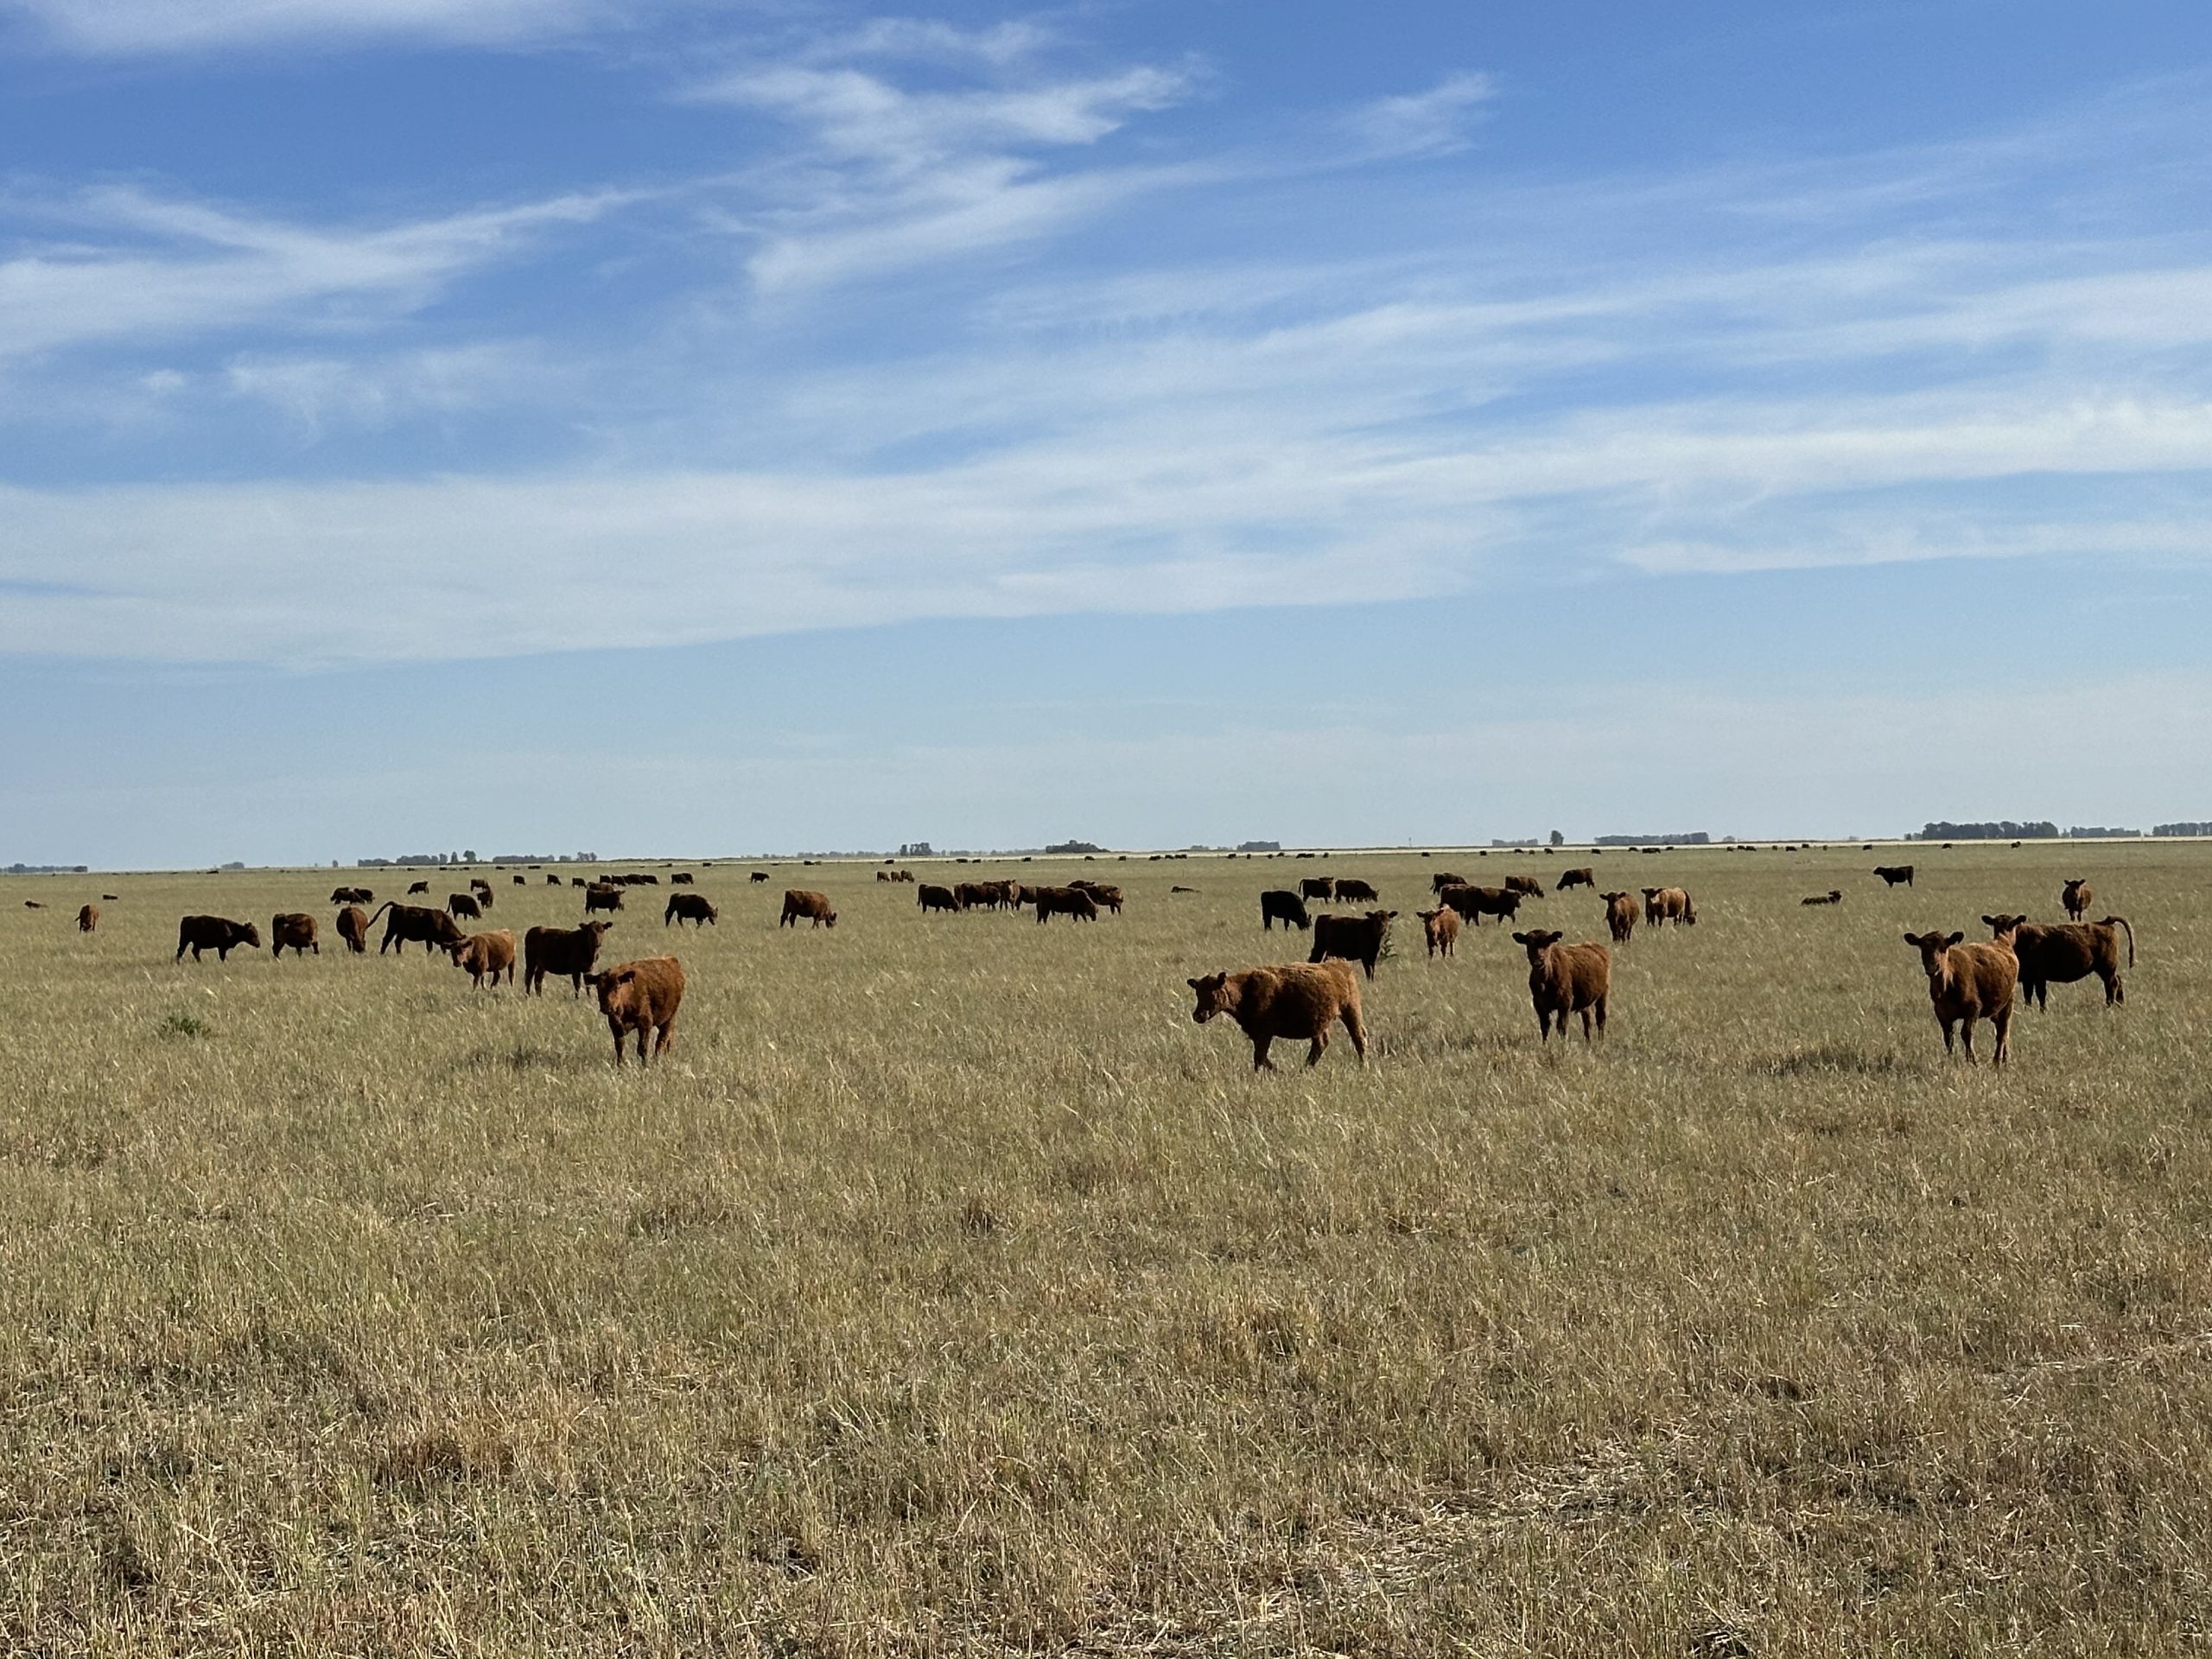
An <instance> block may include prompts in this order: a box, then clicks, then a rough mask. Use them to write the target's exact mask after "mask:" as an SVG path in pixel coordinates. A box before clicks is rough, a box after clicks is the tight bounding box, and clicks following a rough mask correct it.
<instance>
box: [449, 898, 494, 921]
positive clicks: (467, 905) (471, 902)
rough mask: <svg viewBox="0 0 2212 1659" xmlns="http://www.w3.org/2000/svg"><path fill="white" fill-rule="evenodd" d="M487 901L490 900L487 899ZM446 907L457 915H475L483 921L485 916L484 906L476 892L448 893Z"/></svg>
mask: <svg viewBox="0 0 2212 1659" xmlns="http://www.w3.org/2000/svg"><path fill="white" fill-rule="evenodd" d="M486 902H489V901H488V900H487V901H486ZM446 908H447V909H448V910H449V911H451V912H453V913H454V915H455V916H473V917H474V918H477V919H478V920H479V921H481V920H482V919H483V918H484V906H483V905H482V904H480V903H479V902H477V899H476V896H475V895H474V893H448V894H447V895H446Z"/></svg>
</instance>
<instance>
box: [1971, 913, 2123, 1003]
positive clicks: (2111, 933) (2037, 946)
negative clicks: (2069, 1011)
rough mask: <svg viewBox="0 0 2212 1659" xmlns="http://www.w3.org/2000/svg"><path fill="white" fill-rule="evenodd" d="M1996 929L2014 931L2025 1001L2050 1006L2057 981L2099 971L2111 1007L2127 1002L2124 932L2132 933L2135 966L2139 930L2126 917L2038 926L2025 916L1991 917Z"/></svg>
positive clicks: (1989, 921)
mask: <svg viewBox="0 0 2212 1659" xmlns="http://www.w3.org/2000/svg"><path fill="white" fill-rule="evenodd" d="M1981 919H1982V920H1983V921H1984V922H1986V923H1987V924H1988V925H1989V928H1990V931H1992V932H2001V931H2004V930H2005V928H2006V927H2008V926H2009V927H2011V928H2012V929H2013V930H2014V932H2013V935H2012V955H2013V956H2014V957H2016V958H2018V962H2019V964H2020V1001H2022V1002H2024V1003H2027V1004H2030V1005H2031V1006H2033V1007H2038V1008H2047V1007H2050V987H2051V986H2053V985H2071V984H2073V983H2074V982H2075V981H2076V980H2081V979H2087V978H2088V976H2090V975H2091V974H2094V975H2095V976H2097V977H2098V978H2099V979H2100V980H2101V981H2102V982H2104V988H2105V1006H2106V1007H2112V1006H2113V1004H2114V1003H2116V1002H2125V1001H2127V988H2126V985H2125V984H2124V983H2122V982H2121V980H2120V932H2119V930H2121V929H2125V930H2126V934H2127V965H2128V966H2129V967H2131V968H2133V966H2134V965H2135V930H2134V928H2133V927H2132V926H2130V925H2128V920H2127V918H2126V917H2125V916H2107V917H2106V918H2104V920H2102V921H2101V922H2051V923H2046V924H2041V925H2038V924H2037V923H2034V922H2031V921H2029V920H2028V918H2026V917H2024V916H1985V917H1983V918H1981Z"/></svg>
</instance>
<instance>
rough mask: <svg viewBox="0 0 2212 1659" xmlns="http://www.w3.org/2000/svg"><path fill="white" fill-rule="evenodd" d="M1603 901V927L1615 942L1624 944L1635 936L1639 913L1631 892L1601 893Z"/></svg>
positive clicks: (1600, 896) (1634, 897) (1634, 896)
mask: <svg viewBox="0 0 2212 1659" xmlns="http://www.w3.org/2000/svg"><path fill="white" fill-rule="evenodd" d="M1598 896H1599V898H1600V899H1604V900H1605V929H1606V931H1608V932H1610V933H1611V935H1612V936H1613V943H1614V944H1627V943H1628V942H1629V941H1630V939H1632V938H1635V937H1636V918H1637V915H1638V914H1639V913H1640V912H1638V911H1637V906H1636V895H1635V894H1634V893H1599V895H1598Z"/></svg>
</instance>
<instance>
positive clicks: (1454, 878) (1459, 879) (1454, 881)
mask: <svg viewBox="0 0 2212 1659" xmlns="http://www.w3.org/2000/svg"><path fill="white" fill-rule="evenodd" d="M1466 885H1467V878H1466V877H1465V876H1464V875H1454V874H1452V873H1451V872H1450V871H1449V870H1439V871H1438V872H1437V873H1436V874H1434V875H1432V876H1430V877H1429V878H1428V890H1429V891H1430V892H1431V893H1442V892H1443V891H1444V889H1445V888H1446V887H1465V886H1466Z"/></svg>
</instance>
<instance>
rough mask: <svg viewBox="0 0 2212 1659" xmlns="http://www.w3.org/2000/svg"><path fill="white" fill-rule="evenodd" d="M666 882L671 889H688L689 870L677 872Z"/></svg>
mask: <svg viewBox="0 0 2212 1659" xmlns="http://www.w3.org/2000/svg"><path fill="white" fill-rule="evenodd" d="M668 880H669V883H670V885H671V886H672V887H690V886H691V885H692V882H691V872H690V871H689V870H678V871H677V872H676V874H673V875H671V876H670V877H669V878H668Z"/></svg>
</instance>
